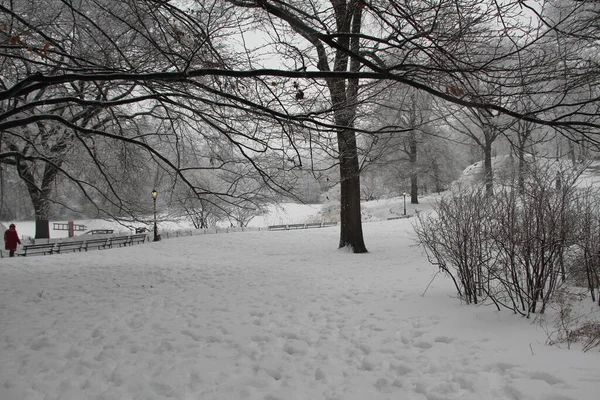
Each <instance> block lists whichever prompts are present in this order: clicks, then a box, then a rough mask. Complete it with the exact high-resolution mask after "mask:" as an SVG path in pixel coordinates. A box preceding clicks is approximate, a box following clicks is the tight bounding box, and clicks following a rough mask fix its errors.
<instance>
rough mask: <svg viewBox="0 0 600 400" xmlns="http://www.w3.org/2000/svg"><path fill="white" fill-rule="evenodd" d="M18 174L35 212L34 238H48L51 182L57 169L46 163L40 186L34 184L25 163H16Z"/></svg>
mask: <svg viewBox="0 0 600 400" xmlns="http://www.w3.org/2000/svg"><path fill="white" fill-rule="evenodd" d="M17 171H18V173H19V176H20V177H21V179H22V180H23V182H24V183H25V186H26V187H27V191H28V192H29V196H30V197H31V203H32V204H33V210H34V212H35V239H49V238H50V222H49V220H50V194H51V193H52V183H53V182H54V180H55V179H56V175H58V169H57V168H56V167H54V166H52V165H50V164H46V167H45V168H44V174H43V176H42V183H41V188H40V187H38V186H37V185H36V184H35V177H34V175H33V174H32V173H31V171H30V169H29V167H28V166H27V164H25V163H21V162H20V163H18V164H17Z"/></svg>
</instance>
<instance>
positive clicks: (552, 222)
mask: <svg viewBox="0 0 600 400" xmlns="http://www.w3.org/2000/svg"><path fill="white" fill-rule="evenodd" d="M576 178H577V177H576V176H575V175H573V176H566V174H563V175H562V179H561V185H560V186H559V185H555V184H554V183H555V172H554V171H553V170H551V169H550V168H545V169H543V168H538V169H536V170H532V171H531V173H530V174H529V178H528V179H527V180H526V181H525V182H523V181H520V182H519V184H518V185H517V184H515V185H512V186H511V185H508V186H503V187H499V188H497V189H496V190H495V195H494V196H489V195H487V194H486V193H485V192H483V191H482V190H479V189H471V190H468V191H460V192H455V193H452V194H450V195H447V196H446V197H444V198H442V199H441V200H440V201H439V202H438V203H437V204H435V205H434V210H435V214H433V215H419V216H418V218H417V222H416V224H415V230H416V232H417V236H418V240H419V242H420V244H421V245H422V246H423V248H424V249H425V250H426V252H427V254H428V256H429V259H430V261H431V262H432V263H433V264H436V265H438V266H439V267H440V268H441V269H442V270H443V271H445V272H446V273H447V274H448V275H450V277H451V278H452V279H453V281H454V283H455V286H456V289H457V291H458V295H459V297H460V298H461V299H463V300H464V301H466V302H467V303H475V304H477V303H478V302H481V300H484V299H487V300H491V301H493V302H494V303H495V304H496V306H497V307H498V308H499V309H500V307H505V308H508V309H511V310H512V311H514V312H515V313H519V314H521V315H523V316H527V317H529V316H530V315H531V314H532V313H544V311H545V310H546V307H547V305H548V303H549V302H550V300H551V299H552V296H553V294H554V293H555V291H556V290H557V289H558V288H559V287H560V285H561V284H563V283H565V282H566V281H567V277H568V276H570V275H571V274H573V275H574V276H576V273H577V271H579V272H578V274H579V275H580V276H581V275H583V276H585V277H586V279H587V284H588V288H589V290H590V292H591V293H592V297H593V299H595V298H596V297H594V296H595V294H594V291H596V294H597V293H598V286H599V283H598V276H599V268H598V265H599V264H600V239H599V238H600V227H599V224H598V222H597V219H596V218H597V217H596V218H592V215H598V213H597V209H596V207H598V204H600V203H599V202H598V199H597V197H593V196H591V195H590V193H589V192H587V191H585V190H580V189H577V188H576V186H575V181H576ZM515 183H516V182H515Z"/></svg>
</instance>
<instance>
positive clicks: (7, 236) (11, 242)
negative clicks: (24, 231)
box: [4, 228, 21, 250]
mask: <svg viewBox="0 0 600 400" xmlns="http://www.w3.org/2000/svg"><path fill="white" fill-rule="evenodd" d="M17 244H21V240H20V239H19V234H18V233H17V230H16V229H15V228H12V229H11V228H9V229H8V230H7V231H6V232H4V248H5V249H6V250H16V249H17Z"/></svg>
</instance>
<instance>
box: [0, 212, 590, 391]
mask: <svg viewBox="0 0 600 400" xmlns="http://www.w3.org/2000/svg"><path fill="white" fill-rule="evenodd" d="M364 206H365V209H367V210H368V209H369V208H370V209H372V210H376V209H379V208H381V209H384V208H385V207H388V208H392V207H395V208H394V209H395V211H396V212H397V211H398V204H396V205H395V206H393V205H390V204H387V203H386V202H381V203H376V202H369V203H365V204H364ZM378 207H379V208H378ZM410 211H412V208H410V210H409V212H410ZM370 214H371V215H375V214H377V212H376V211H372V212H371V213H370ZM363 228H364V232H365V240H366V244H367V247H368V249H369V253H367V254H360V255H356V254H352V253H349V252H348V251H345V250H337V249H336V245H337V242H338V234H339V228H336V227H333V228H319V229H307V230H297V231H277V232H268V231H252V232H243V233H241V232H240V233H228V234H218V235H200V236H191V237H183V238H177V239H169V240H163V241H160V242H151V243H146V244H142V245H136V246H132V247H127V248H120V249H111V250H96V251H90V252H88V253H73V254H62V255H52V256H37V257H19V258H12V259H9V258H3V259H0V287H1V290H0V399H3V400H4V399H6V400H12V399H18V400H20V399H45V400H52V399H61V400H82V399H106V400H108V399H110V400H113V399H144V400H147V399H166V398H170V399H202V400H204V399H207V400H210V399H226V400H229V399H261V400H295V399H303V400H320V399H328V400H336V399H339V400H342V399H343V400H375V399H407V400H413V399H414V400H453V399H457V400H458V399H461V400H462V399H466V400H468V399H473V400H488V399H490V400H496V399H500V400H504V399H506V400H508V399H519V400H530V399H531V400H597V399H598V393H600V379H599V377H600V352H598V349H594V350H592V351H590V352H587V353H583V352H581V351H579V350H577V349H576V346H574V347H573V348H572V349H571V350H567V349H561V348H558V347H551V346H547V345H546V344H545V342H546V340H547V334H546V333H545V332H544V330H543V329H542V328H541V327H540V326H539V324H537V323H535V322H532V321H531V320H526V319H523V318H521V317H519V316H515V315H513V314H511V313H510V312H508V311H502V312H497V311H495V309H494V308H493V307H488V306H479V307H477V306H465V305H461V303H460V302H459V300H457V299H456V298H455V297H454V296H455V295H454V288H453V286H452V284H451V282H450V281H449V280H448V279H446V278H444V277H443V276H441V275H438V276H437V277H436V278H435V280H434V281H433V283H432V284H431V286H430V287H429V289H428V290H427V292H426V293H425V295H424V296H423V292H424V291H425V288H426V287H427V285H428V284H429V283H430V281H431V279H432V277H433V276H434V274H435V272H436V269H435V267H433V266H431V265H429V264H428V262H427V259H426V258H425V257H424V255H423V254H421V252H420V251H419V249H418V248H417V247H415V246H414V245H415V243H414V242H413V234H412V227H411V219H397V220H390V221H378V222H370V223H365V224H364V226H363Z"/></svg>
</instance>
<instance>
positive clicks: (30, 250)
mask: <svg viewBox="0 0 600 400" xmlns="http://www.w3.org/2000/svg"><path fill="white" fill-rule="evenodd" d="M53 251H54V243H39V244H25V245H23V247H21V250H19V251H18V252H17V253H16V254H17V255H18V256H23V257H25V256H27V255H34V254H52V252H53Z"/></svg>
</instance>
